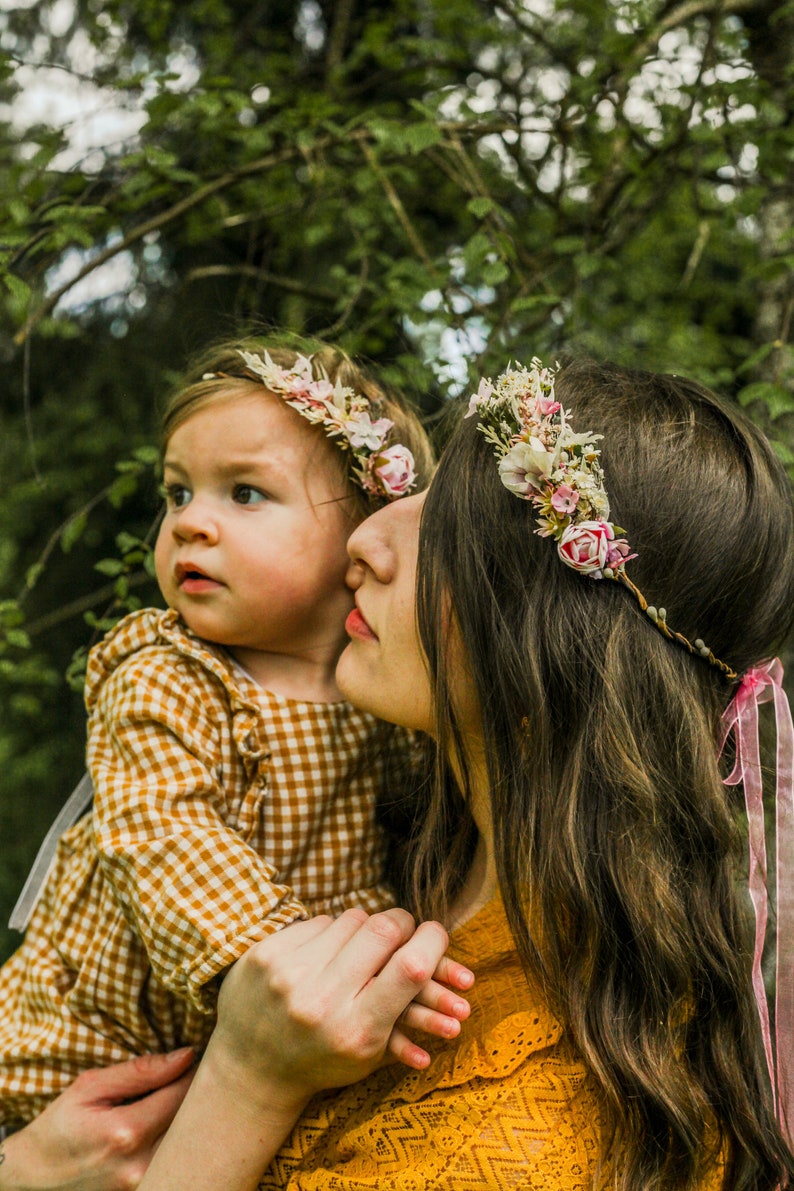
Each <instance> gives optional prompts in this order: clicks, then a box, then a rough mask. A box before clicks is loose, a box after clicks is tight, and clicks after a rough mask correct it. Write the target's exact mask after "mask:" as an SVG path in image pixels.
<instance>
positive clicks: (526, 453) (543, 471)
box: [466, 357, 739, 681]
mask: <svg viewBox="0 0 794 1191" xmlns="http://www.w3.org/2000/svg"><path fill="white" fill-rule="evenodd" d="M558 367H559V366H556V367H554V368H544V366H543V364H542V363H541V361H540V360H539V359H538V358H537V357H533V359H532V362H531V365H530V367H529V368H524V367H523V366H522V365H521V364H516V366H515V368H510V367H508V368H507V370H506V371H505V372H503V373H501V375H500V376H498V377H497V378H496V381H495V382H494V381H491V380H489V379H487V378H483V379H482V380H481V381H480V385H479V388H478V390H477V392H476V393H474V394H472V397H471V400H470V401H469V408H468V410H467V413H466V417H467V418H468V417H471V416H472V415H473V414H477V415H478V419H479V421H478V427H479V429H480V430H481V431H482V432H483V434H484V435H485V437H486V439H487V440H488V442H489V443H491V445H492V446H493V448H494V453H495V455H496V458H497V460H498V465H499V477H500V479H501V481H502V483H503V484H504V486H505V488H507V489H508V491H510V492H512V493H513V494H514V495H515V496H518V497H520V498H521V499H522V500H528V501H530V503H531V504H533V505H534V507H535V509H536V510H537V512H538V517H537V523H538V528H537V529H536V530H535V533H537V534H540V536H541V537H549V538H553V539H554V540H555V542H556V543H557V553H558V554H559V556H560V559H561V560H562V561H563V562H564V563H565V565H566V566H568V567H571V568H572V569H573V570H575V571H578V572H579V573H580V574H582V575H589V576H590V578H591V579H615V580H617V581H618V582H619V583H621V584H622V585H623V586H624V587H626V588H628V590H629V591H630V592H631V593H632V595H634V597H635V598H636V599H637V601H638V602H639V605H640V607H641V609H642V611H643V612H645V613H646V615H647V616H648V617H649V619H650V620H652V621H653V623H654V624H655V625H656V627H657V628H658V629H659V630H660V632H662V633H663V634H664V636H665V637H667V638H668V639H669V640H671V641H675V642H677V644H679V645H682V646H683V647H684V648H685V649H687V650H688V651H689V653H691V654H695V655H697V656H699V657H702V658H704V659H705V660H706V661H707V662H709V663H710V664H711V665H712V666H714V667H715V668H716V669H717V670H719V671H720V672H721V673H722V674H723V676H724V677H725V678H727V679H728V680H730V681H736V680H737V679H738V677H739V676H738V674H737V673H736V671H735V670H733V669H731V667H730V666H728V665H726V663H725V662H722V661H720V659H719V658H717V657H715V655H714V654H713V652H712V651H711V649H709V647H708V646H707V645H706V644H705V642H703V641H702V640H701V639H700V638H697V640H695V641H694V642H692V641H689V640H688V639H687V638H686V637H684V636H683V634H682V633H677V632H675V630H673V629H670V628H668V625H667V612H666V610H665V609H664V608H656V607H654V606H653V605H652V604H649V603H648V601H647V600H646V598H645V596H644V595H643V594H642V592H641V591H640V590H639V588H638V587H637V586H636V585H635V584H634V583H633V582H632V581H631V579H630V578H629V577H628V575H626V573H625V569H624V568H625V566H626V563H627V562H631V560H632V559H633V558H636V557H637V555H636V553H635V554H632V553H631V551H630V547H629V543H628V540H627V539H626V537H625V536H624V535H625V532H626V531H625V530H623V529H620V528H619V527H618V526H616V525H615V524H614V522H612V521H610V520H609V498H608V496H607V493H606V488H605V487H604V472H603V470H602V468H601V458H600V455H601V453H600V451H599V449H598V447H597V446H596V445H595V444H596V442H597V441H598V440H599V439H601V438H603V435H601V434H594V433H593V432H592V431H591V430H586V431H584V433H580V434H576V433H574V430H573V427H572V426H571V420H570V417H571V415H570V414H569V413H568V412H567V411H566V410H564V409H563V408H562V405H561V404H560V402H559V401H557V400H556V397H555V394H554V380H555V376H556V373H557V369H558Z"/></svg>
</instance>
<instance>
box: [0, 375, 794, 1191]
mask: <svg viewBox="0 0 794 1191" xmlns="http://www.w3.org/2000/svg"><path fill="white" fill-rule="evenodd" d="M558 403H559V404H558ZM568 411H569V412H570V418H568V416H567V413H568ZM470 412H472V414H473V415H474V416H472V417H471V418H469V419H468V420H465V421H464V422H463V423H462V425H461V427H460V428H459V430H458V431H457V432H456V434H455V435H454V437H453V439H452V441H451V442H450V444H449V446H448V448H447V451H446V452H445V455H444V457H443V459H442V463H441V465H440V468H439V472H438V474H437V477H436V478H435V479H434V481H433V484H432V486H431V488H430V491H429V494H428V495H427V498H426V501H425V498H424V497H416V498H411V499H409V500H406V501H403V502H399V503H398V504H397V505H395V506H390V507H389V508H387V509H385V510H382V511H381V512H379V513H377V514H376V515H375V516H374V517H372V518H370V519H369V520H368V521H366V522H364V523H363V525H361V526H360V527H359V528H358V529H357V530H356V531H355V533H354V534H353V536H352V538H351V540H350V546H349V550H350V555H351V559H352V564H351V571H350V582H351V586H352V587H353V588H354V590H355V592H356V605H357V609H358V612H357V613H356V612H354V613H352V614H351V617H350V618H349V620H348V631H349V633H350V636H351V643H350V645H349V646H348V647H347V649H346V650H345V652H344V653H343V655H342V659H341V661H340V663H339V669H338V680H339V683H340V686H341V687H342V689H343V690H344V692H345V694H346V695H347V696H348V697H349V698H350V699H352V700H353V701H355V702H356V703H358V704H359V705H360V706H363V707H365V708H366V709H367V710H370V711H372V712H373V713H375V714H377V715H380V716H383V717H384V718H388V719H391V720H394V721H395V722H397V723H400V724H404V725H405V726H407V727H412V728H417V729H421V730H424V731H426V732H427V733H428V734H429V735H430V736H431V737H433V738H434V740H435V743H436V749H435V750H434V754H433V758H432V774H431V777H430V778H429V780H428V783H427V784H426V785H425V786H424V787H423V788H422V789H421V790H420V793H419V796H418V800H417V804H418V805H417V813H416V816H415V820H414V825H413V829H412V831H411V832H410V837H411V838H410V839H409V840H408V842H407V845H406V853H407V855H406V864H405V872H406V874H407V881H406V883H405V887H404V889H403V898H404V900H406V901H407V903H408V904H410V905H411V907H412V908H413V909H414V910H415V911H416V912H417V915H418V916H419V917H422V918H425V917H427V916H429V915H435V916H436V917H437V918H439V919H440V920H442V921H444V922H445V923H446V924H447V925H448V926H449V927H450V928H451V929H452V931H453V936H452V947H451V950H450V954H451V955H452V956H453V957H454V958H455V959H457V960H460V961H462V962H464V963H467V964H468V965H469V966H471V967H472V968H473V969H474V970H475V971H476V972H477V982H476V984H475V986H474V989H473V991H472V993H471V995H470V1000H471V1004H472V1014H471V1018H470V1020H469V1022H468V1023H467V1024H466V1026H465V1028H464V1030H463V1033H462V1037H461V1040H460V1041H459V1042H458V1043H457V1044H449V1043H447V1044H439V1045H438V1046H436V1047H435V1048H434V1056H433V1061H432V1063H431V1064H430V1066H429V1067H427V1068H426V1069H425V1070H419V1071H413V1072H410V1073H408V1074H405V1073H404V1072H403V1070H402V1069H399V1070H397V1069H394V1068H387V1069H379V1068H378V1064H379V1063H380V1061H381V1058H382V1056H383V1054H384V1052H385V1048H386V1045H387V1043H388V1041H389V1037H390V1034H391V1032H392V1027H393V1026H394V1024H395V1021H396V1019H397V1018H398V1016H399V1014H400V1013H401V1012H402V1011H403V1009H404V1008H405V1007H406V1006H407V1005H408V1003H409V1002H410V1001H411V999H412V996H413V994H414V991H415V989H416V987H417V986H418V985H419V984H421V982H422V980H423V979H424V978H426V975H427V973H428V972H429V971H432V969H433V966H434V964H435V962H436V960H437V959H438V958H439V956H440V955H441V953H442V952H443V951H444V949H445V947H446V942H447V939H446V934H445V932H444V930H443V928H441V927H440V926H439V925H437V924H434V923H432V922H426V923H424V924H423V925H422V926H420V927H419V928H418V929H417V930H416V931H414V929H413V923H412V921H411V920H409V918H408V917H407V915H404V914H403V912H401V911H389V912H387V913H386V914H385V915H377V916H375V917H373V918H371V919H366V918H365V916H364V915H363V914H361V913H359V912H353V911H351V912H349V913H348V914H346V915H343V916H342V918H340V919H337V920H336V921H335V922H331V921H329V920H327V919H314V920H312V921H310V922H306V923H300V924H297V925H296V926H295V927H292V928H290V930H289V931H285V932H282V933H281V934H280V935H277V936H275V937H274V938H273V939H271V940H268V941H267V942H266V943H263V944H260V945H258V946H257V947H256V948H254V949H252V951H251V952H249V953H248V954H247V955H246V956H245V957H244V958H243V959H242V960H241V961H239V962H238V964H237V965H235V967H234V968H233V969H232V970H231V972H230V974H229V975H228V976H227V978H226V981H225V983H224V986H223V990H222V994H221V1000H220V1016H219V1025H218V1027H217V1029H216V1032H215V1034H214V1035H213V1038H212V1040H211V1042H210V1045H209V1047H208V1049H207V1052H206V1055H205V1057H204V1059H203V1061H202V1063H201V1065H200V1066H199V1068H198V1071H197V1074H196V1077H195V1079H194V1080H193V1084H192V1087H191V1089H190V1091H189V1092H188V1094H187V1097H186V1099H185V1102H184V1104H183V1106H182V1108H181V1109H180V1111H179V1112H178V1113H177V1116H176V1119H175V1122H174V1124H173V1126H172V1128H171V1129H170V1130H169V1132H168V1135H167V1136H166V1138H165V1140H164V1142H163V1144H162V1145H161V1146H160V1148H159V1150H158V1151H157V1153H156V1155H155V1158H154V1160H153V1162H152V1165H151V1167H150V1169H149V1171H148V1173H147V1175H146V1176H145V1178H144V1181H143V1184H142V1186H143V1187H144V1188H147V1189H154V1191H164V1189H168V1191H176V1189H177V1188H182V1187H184V1188H188V1187H189V1188H191V1191H199V1189H200V1188H203V1187H207V1188H209V1187H213V1188H217V1187H223V1188H224V1189H225V1191H237V1189H238V1188H254V1187H256V1186H257V1184H258V1181H259V1177H260V1172H261V1171H262V1170H263V1169H267V1173H266V1174H265V1176H264V1179H263V1181H262V1184H261V1185H262V1186H263V1187H268V1188H269V1187H288V1188H292V1189H295V1191H296V1189H297V1188H309V1187H318V1188H319V1187H322V1188H329V1187H333V1188H339V1189H343V1188H344V1189H351V1191H352V1188H354V1187H355V1188H359V1187H364V1186H377V1187H381V1188H389V1187H393V1188H397V1187H409V1186H410V1187H412V1188H424V1187H431V1186H433V1187H447V1188H450V1189H451V1188H468V1187H471V1188H475V1187H477V1188H480V1187H485V1186H490V1187H494V1188H497V1187H498V1188H501V1187H505V1186H516V1187H523V1188H544V1189H545V1191H552V1189H554V1191H557V1189H559V1188H563V1189H564V1188H590V1187H618V1188H621V1189H624V1191H635V1189H636V1191H639V1189H643V1191H650V1189H651V1188H654V1189H656V1188H659V1189H662V1188H664V1189H665V1191H672V1189H679V1188H680V1189H682V1191H683V1189H684V1188H695V1187H697V1188H711V1187H714V1188H717V1187H721V1188H724V1189H726V1191H738V1189H740V1188H742V1189H744V1188H754V1189H758V1191H760V1189H762V1188H769V1189H770V1191H771V1189H772V1188H774V1187H775V1186H777V1185H778V1184H780V1185H781V1186H788V1185H791V1182H792V1180H794V1155H793V1154H792V1151H791V1149H790V1145H789V1144H787V1143H786V1141H785V1140H784V1137H783V1135H782V1133H781V1129H780V1127H779V1125H778V1123H776V1120H775V1114H774V1111H773V1108H772V1101H771V1096H770V1092H769V1087H768V1078H767V1073H766V1067H765V1062H764V1047H763V1044H762V1030H761V1028H760V1026H759V1024H758V1016H757V1014H756V1010H755V1005H754V1002H753V995H752V986H751V978H750V962H751V958H752V945H751V942H750V941H749V940H748V937H747V936H748V930H747V926H748V924H747V922H746V914H745V910H744V905H745V898H744V897H743V896H740V892H737V884H736V881H735V862H736V853H737V852H738V851H739V847H738V842H737V832H736V830H735V826H734V815H735V807H734V806H733V805H732V803H731V801H730V798H729V794H728V792H727V791H726V789H725V787H724V786H723V783H722V781H721V776H720V768H719V766H718V762H717V752H718V749H719V745H720V740H721V736H722V734H723V731H722V729H721V716H722V714H723V712H724V711H725V708H726V706H727V705H728V704H729V703H730V704H731V707H734V706H737V705H738V703H737V701H738V700H739V699H740V698H741V700H743V701H744V702H746V701H747V700H748V699H749V697H750V694H751V693H752V692H753V691H755V690H756V685H757V684H761V682H762V680H761V679H760V678H759V677H758V675H759V674H761V671H758V670H753V671H752V674H751V675H750V677H749V678H748V677H747V675H748V672H750V668H751V667H756V666H757V665H758V663H759V662H760V661H761V660H762V659H765V658H767V657H768V656H769V655H770V653H771V652H772V651H773V650H774V648H775V647H776V645H777V644H778V643H779V642H780V641H782V640H783V639H784V638H785V637H786V635H787V634H788V632H789V631H790V628H791V621H792V614H793V612H794V509H793V507H792V499H791V493H790V490H789V487H788V483H787V481H786V478H785V475H784V473H783V471H782V468H781V467H780V465H779V464H778V463H777V461H776V459H775V457H774V455H773V453H772V451H771V449H770V447H769V445H768V444H767V443H766V441H765V440H764V439H763V437H762V436H761V435H760V434H759V433H758V431H757V430H755V429H754V428H753V427H752V425H750V424H749V423H748V422H747V420H746V419H744V418H743V417H742V416H740V414H739V413H738V412H737V411H736V410H735V409H733V408H732V407H729V406H727V405H725V404H723V403H722V402H720V401H719V400H718V399H717V398H715V397H714V396H713V395H711V394H710V393H708V392H707V391H705V390H704V389H702V388H701V387H700V386H698V385H696V384H694V383H693V382H689V381H685V380H682V379H680V378H677V377H658V376H652V375H649V374H643V373H633V372H628V371H626V370H623V369H617V368H611V367H597V366H593V365H590V364H573V365H570V366H568V367H566V368H564V369H563V370H562V371H561V372H560V374H559V375H558V376H557V377H556V379H555V378H554V376H553V375H552V374H550V373H549V372H547V371H545V370H541V369H539V368H536V367H534V366H533V368H532V369H531V370H530V371H529V372H523V371H522V370H519V369H516V370H513V371H512V372H509V373H507V374H505V375H504V376H503V377H502V378H500V380H499V381H498V382H497V384H496V386H491V385H490V384H485V385H482V386H481V388H480V392H479V395H478V397H477V398H476V399H474V400H473V402H472V410H471V411H470ZM591 430H592V431H593V432H595V434H597V435H599V436H602V437H601V438H600V440H599V441H598V445H597V446H596V445H595V444H596V440H595V438H594V434H593V433H591V432H590V431H591ZM599 450H600V458H599V454H598V452H599ZM602 468H603V472H602ZM607 492H608V502H607ZM423 503H424V510H423V511H422V504H423ZM610 505H611V510H612V511H611V512H610ZM420 512H421V532H420V525H419V522H420ZM618 523H619V524H620V525H622V526H624V527H625V531H624V530H621V529H619V528H618ZM537 530H540V531H541V535H539V534H538V533H537V532H536V531H537ZM417 550H418V581H417V580H416V569H417ZM566 564H567V565H566ZM577 572H578V573H577ZM415 592H416V606H417V610H418V612H417V617H416V620H418V634H417V630H416V628H415V616H414V606H415V605H414V600H415ZM649 604H650V605H651V606H648V605H649ZM660 605H667V607H668V608H669V611H668V612H665V611H664V608H663V607H661V606H660ZM668 621H669V626H670V627H669V628H668ZM704 641H705V642H708V645H705V644H704ZM741 676H745V677H744V679H743V680H742V681H741V684H740V681H739V680H740V678H741ZM758 689H759V690H760V685H759V686H758ZM737 691H738V695H737V694H736V692H737ZM734 696H736V697H735V698H733V697H734ZM409 1024H415V1019H414V1023H410V1022H409ZM778 1024H779V1026H783V1025H784V1024H785V1023H783V1022H779V1023H778ZM413 1058H414V1059H415V1060H416V1062H415V1064H414V1065H415V1066H416V1067H419V1066H420V1062H419V1059H418V1056H417V1055H416V1053H414V1055H413ZM789 1061H790V1060H789V1058H788V1057H787V1056H786V1054H785V1053H779V1054H778V1063H779V1070H778V1076H779V1083H780V1091H781V1093H782V1095H781V1104H780V1112H781V1118H780V1119H781V1121H782V1122H783V1125H784V1127H785V1128H786V1129H787V1130H790V1129H791V1124H792V1123H791V1120H790V1118H788V1119H787V1118H786V1116H785V1112H786V1111H787V1109H788V1107H789V1106H788V1104H787V1101H786V1091H787V1089H786V1086H785V1078H787V1074H786V1073H787V1071H788V1070H789V1068H788V1063H789ZM353 1080H359V1081H361V1082H358V1083H356V1084H355V1085H354V1086H352V1087H349V1088H347V1089H345V1090H343V1091H340V1092H335V1093H333V1094H324V1095H319V1096H314V1094H315V1093H317V1092H321V1091H322V1090H323V1089H327V1088H332V1087H337V1086H341V1085H343V1084H349V1083H351V1081H353ZM141 1103H146V1101H142V1102H141ZM54 1107H55V1106H54ZM169 1112H170V1108H169V1110H168V1112H166V1113H164V1114H163V1115H164V1116H167V1115H168V1113H169ZM98 1131H99V1127H98V1128H97V1130H96V1131H95V1136H96V1134H97V1133H98ZM23 1140H24V1131H23V1134H20V1135H18V1136H17V1137H16V1138H11V1139H9V1141H8V1142H7V1143H6V1144H7V1153H8V1158H9V1162H8V1166H9V1168H10V1167H11V1164H12V1159H13V1152H12V1148H11V1147H12V1143H13V1142H15V1141H16V1142H18V1143H19V1142H21V1141H23ZM790 1140H791V1135H790V1133H789V1143H790ZM2 1175H3V1171H2V1169H0V1186H4V1185H7V1186H11V1185H12V1183H11V1182H8V1183H6V1184H3V1182H2Z"/></svg>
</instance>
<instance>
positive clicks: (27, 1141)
mask: <svg viewBox="0 0 794 1191" xmlns="http://www.w3.org/2000/svg"><path fill="white" fill-rule="evenodd" d="M193 1058H194V1054H193V1050H192V1049H191V1048H190V1047H187V1048H186V1049H184V1050H178V1051H174V1052H173V1053H171V1054H167V1055H141V1056H140V1057H139V1058H135V1059H130V1060H128V1061H127V1062H126V1063H118V1064H116V1065H115V1066H113V1067H106V1068H104V1069H103V1070H95V1071H85V1072H84V1073H83V1074H82V1075H78V1077H77V1079H75V1081H74V1083H73V1084H71V1085H70V1086H69V1087H68V1088H67V1089H66V1091H65V1092H63V1093H62V1094H61V1095H60V1096H59V1097H58V1099H57V1100H54V1101H53V1102H52V1104H50V1105H48V1107H47V1108H45V1110H44V1112H42V1114H41V1115H40V1116H39V1117H37V1118H36V1119H35V1120H34V1121H32V1122H31V1124H29V1125H26V1126H25V1128H24V1129H21V1130H20V1131H19V1132H18V1133H13V1134H12V1135H11V1136H10V1137H8V1138H6V1140H5V1142H4V1144H3V1146H2V1149H1V1150H0V1154H2V1163H0V1191H17V1189H19V1191H21V1189H22V1188H24V1189H25V1191H34V1189H35V1191H130V1189H131V1188H133V1187H137V1186H138V1184H139V1182H140V1181H141V1179H142V1178H143V1175H144V1171H145V1170H146V1168H147V1167H148V1165H149V1162H150V1161H151V1158H152V1155H153V1154H154V1152H155V1150H156V1149H157V1146H158V1144H159V1142H160V1139H161V1138H162V1136H163V1134H164V1133H165V1131H166V1129H167V1128H168V1126H169V1125H170V1124H171V1121H172V1120H173V1119H174V1116H175V1115H176V1111H177V1109H178V1108H179V1106H180V1104H181V1103H182V1100H183V1099H184V1096H185V1093H186V1092H187V1089H188V1087H189V1086H190V1081H191V1079H192V1077H193Z"/></svg>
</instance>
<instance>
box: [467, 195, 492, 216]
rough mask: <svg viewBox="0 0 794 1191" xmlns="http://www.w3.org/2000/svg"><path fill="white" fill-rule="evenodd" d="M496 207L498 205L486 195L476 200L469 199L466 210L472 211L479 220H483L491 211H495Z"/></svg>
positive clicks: (478, 196) (477, 197)
mask: <svg viewBox="0 0 794 1191" xmlns="http://www.w3.org/2000/svg"><path fill="white" fill-rule="evenodd" d="M495 206H496V203H495V202H494V201H493V199H492V198H488V197H487V196H486V195H477V196H476V197H475V198H472V199H469V201H468V202H467V204H466V210H467V211H471V213H472V215H474V216H476V218H477V219H482V217H483V216H484V215H487V214H488V212H489V211H493V209H494V207H495Z"/></svg>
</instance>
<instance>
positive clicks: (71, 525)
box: [61, 513, 86, 554]
mask: <svg viewBox="0 0 794 1191" xmlns="http://www.w3.org/2000/svg"><path fill="white" fill-rule="evenodd" d="M85 526H86V515H85V513H77V514H76V515H75V516H74V517H72V518H71V519H70V520H69V521H67V522H66V525H64V527H63V532H62V533H61V550H63V552H64V554H68V553H69V551H70V550H71V548H72V546H74V544H75V542H77V541H79V539H80V538H81V537H82V536H83V533H84V532H85Z"/></svg>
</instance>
